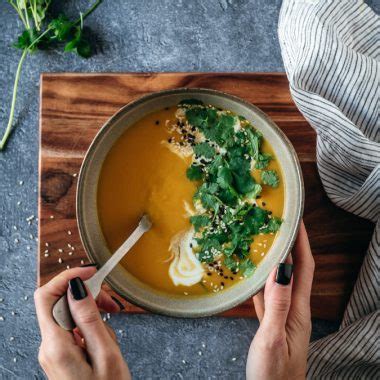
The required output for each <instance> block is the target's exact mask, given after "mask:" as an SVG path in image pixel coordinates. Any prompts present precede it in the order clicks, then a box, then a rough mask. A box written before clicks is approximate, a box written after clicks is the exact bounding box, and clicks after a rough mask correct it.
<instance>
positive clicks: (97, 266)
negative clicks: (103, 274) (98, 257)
mask: <svg viewBox="0 0 380 380" xmlns="http://www.w3.org/2000/svg"><path fill="white" fill-rule="evenodd" d="M80 267H81V268H87V267H95V268H96V269H98V268H99V264H96V263H90V264H83V265H81V266H80Z"/></svg>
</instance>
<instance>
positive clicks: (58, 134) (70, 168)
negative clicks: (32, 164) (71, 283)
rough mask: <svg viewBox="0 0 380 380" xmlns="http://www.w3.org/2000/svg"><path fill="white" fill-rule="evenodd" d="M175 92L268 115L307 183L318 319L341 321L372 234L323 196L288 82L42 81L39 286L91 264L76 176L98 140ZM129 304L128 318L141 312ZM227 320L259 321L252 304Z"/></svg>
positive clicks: (276, 77)
mask: <svg viewBox="0 0 380 380" xmlns="http://www.w3.org/2000/svg"><path fill="white" fill-rule="evenodd" d="M177 87H204V88H212V89H216V90H221V91H225V92H228V93H231V94H233V95H237V96H239V97H241V98H244V99H245V100H247V101H249V102H251V103H254V104H255V105H257V106H258V107H259V108H261V109H262V110H263V111H264V112H266V113H267V114H268V115H269V116H270V117H271V118H272V119H273V120H274V121H275V122H276V123H277V124H278V125H279V127H280V128H281V129H282V130H283V131H284V132H285V133H286V135H287V136H288V137H289V139H290V141H291V142H292V143H293V145H294V147H295V149H296V151H297V154H298V156H299V159H300V161H301V167H302V171H303V175H304V179H305V188H306V203H305V215H304V220H305V224H306V227H307V229H308V232H309V238H310V242H311V246H312V250H313V254H314V258H315V262H316V271H315V277H314V283H313V290H312V299H311V306H312V315H313V316H314V317H317V318H325V319H331V320H338V319H340V318H341V316H342V314H343V311H344V308H345V305H346V304H347V301H348V298H349V295H350V292H351V290H352V287H353V285H354V282H355V279H356V277H357V274H358V271H359V268H360V265H361V263H362V260H363V257H364V254H365V251H366V249H367V246H368V243H369V240H370V237H371V232H372V228H373V226H372V225H371V223H369V222H367V221H365V220H363V219H360V218H357V217H355V216H353V215H351V214H349V213H347V212H345V211H343V210H340V209H338V208H337V207H335V206H334V205H333V204H332V203H331V202H330V200H329V199H328V198H327V196H326V194H325V193H324V191H323V188H322V184H321V182H320V179H319V176H318V172H317V167H316V156H315V155H316V153H315V141H316V135H315V132H314V131H313V129H312V128H311V127H310V126H309V125H308V123H307V122H306V120H305V119H304V118H303V116H302V115H301V114H300V113H299V111H298V110H297V108H296V107H295V105H294V103H293V101H292V99H291V96H290V93H289V89H288V82H287V79H286V76H285V75H284V74H268V73H234V74H231V73H209V74H206V73H204V74H202V73H191V74H189V73H167V74H43V75H42V76H41V109H40V172H39V178H40V194H39V242H40V243H39V258H38V284H39V285H43V284H45V283H46V282H47V281H49V280H50V279H51V278H52V277H54V276H55V275H56V274H57V273H59V272H61V271H62V270H65V269H66V266H67V265H68V266H70V267H74V266H78V265H80V264H81V262H88V260H87V257H86V254H85V252H84V250H83V247H82V245H81V243H80V238H79V234H78V229H77V224H76V214H75V195H76V194H75V193H76V181H77V177H76V174H77V173H78V172H79V168H80V165H81V163H82V160H83V157H84V155H85V153H86V150H87V148H88V146H89V144H90V143H91V141H92V139H93V138H94V136H95V134H96V133H97V132H98V130H99V129H100V127H101V126H102V125H103V124H104V122H105V121H106V120H107V119H108V118H109V117H110V116H111V115H112V114H114V113H115V112H116V111H117V110H118V109H119V108H121V107H122V106H124V105H125V104H126V103H128V102H130V101H131V100H133V99H136V98H138V97H140V96H142V95H145V94H147V93H151V92H154V91H160V90H164V89H172V88H177ZM69 245H70V246H69ZM72 247H74V248H72ZM59 250H63V252H60V251H59ZM70 252H71V254H70ZM45 255H46V257H45ZM59 258H61V259H62V263H59V262H58V260H59ZM82 260H83V261H82ZM108 290H109V289H108ZM109 291H110V290H109ZM119 299H120V297H119ZM123 303H124V304H125V305H126V312H143V310H142V309H140V308H138V307H136V306H134V305H131V304H129V303H127V302H126V301H124V300H123ZM223 315H225V316H234V317H237V316H242V317H253V316H255V314H254V311H253V307H252V301H251V300H248V301H246V302H245V303H243V304H242V305H240V306H238V307H236V308H234V309H232V310H230V311H228V312H226V313H224V314H223Z"/></svg>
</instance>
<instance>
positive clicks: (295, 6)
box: [278, 0, 380, 379]
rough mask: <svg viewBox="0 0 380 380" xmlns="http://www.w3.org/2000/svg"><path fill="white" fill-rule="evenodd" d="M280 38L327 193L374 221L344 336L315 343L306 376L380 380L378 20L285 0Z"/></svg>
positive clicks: (324, 3)
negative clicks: (314, 139)
mask: <svg viewBox="0 0 380 380" xmlns="http://www.w3.org/2000/svg"><path fill="white" fill-rule="evenodd" d="M278 33H279V40H280V45H281V51H282V57H283V60H284V65H285V69H286V73H287V76H288V79H289V83H290V91H291V94H292V97H293V99H294V101H295V103H296V104H297V107H298V108H299V109H300V111H301V112H302V114H303V115H304V116H305V118H306V119H307V120H308V122H309V123H310V124H311V126H312V127H313V128H314V129H315V130H316V132H317V161H318V170H319V175H320V177H321V180H322V182H323V186H324V188H325V191H326V193H327V195H328V196H329V197H330V199H331V200H332V201H333V202H334V203H335V204H336V205H338V206H339V207H342V208H343V209H345V210H347V211H349V212H352V213H354V214H356V215H358V216H361V217H362V218H366V219H369V220H371V221H373V222H374V223H375V224H376V226H375V230H374V234H373V237H372V241H371V243H370V246H369V248H368V252H367V255H366V257H365V259H364V263H363V265H362V268H361V270H360V274H359V277H358V280H357V282H356V285H355V288H354V291H353V293H352V295H351V298H350V302H349V304H348V306H347V309H346V312H345V315H344V317H343V321H342V324H341V326H340V328H339V331H337V332H336V333H334V334H332V335H329V336H327V337H326V338H324V339H321V340H318V341H315V342H313V343H311V345H310V349H309V358H308V378H310V379H375V378H377V379H379V378H380V350H379V341H380V336H379V334H380V311H379V309H380V291H379V280H380V275H379V272H380V271H379V262H380V260H379V259H380V218H379V217H380V121H379V94H380V92H379V91H380V89H379V82H380V18H379V16H378V15H376V14H375V13H374V12H373V11H372V10H371V9H370V8H369V7H368V6H367V5H366V4H365V3H364V2H363V1H358V0H351V1H348V0H346V1H344V0H336V1H333V0H303V1H301V0H298V1H296V0H284V1H283V4H282V8H281V13H280V19H279V28H278ZM347 228H350V226H347Z"/></svg>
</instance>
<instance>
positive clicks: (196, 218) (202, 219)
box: [190, 215, 211, 232]
mask: <svg viewBox="0 0 380 380" xmlns="http://www.w3.org/2000/svg"><path fill="white" fill-rule="evenodd" d="M210 221H211V220H210V217H209V216H207V215H193V216H191V217H190V223H191V224H192V225H193V226H194V229H195V231H197V232H198V231H199V230H200V229H201V228H202V227H206V226H207V225H208V224H209V223H210Z"/></svg>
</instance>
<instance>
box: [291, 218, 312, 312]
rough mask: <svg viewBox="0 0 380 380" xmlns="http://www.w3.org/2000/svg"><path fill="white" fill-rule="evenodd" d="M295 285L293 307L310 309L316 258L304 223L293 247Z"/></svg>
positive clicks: (301, 309) (303, 309)
mask: <svg viewBox="0 0 380 380" xmlns="http://www.w3.org/2000/svg"><path fill="white" fill-rule="evenodd" d="M293 259H294V286H293V294H292V308H296V309H297V310H298V311H302V312H306V311H310V294H311V286H312V283H313V276H314V259H313V256H312V253H311V249H310V244H309V239H308V236H307V232H306V228H305V225H304V223H303V222H302V223H301V226H300V230H299V233H298V237H297V240H296V243H295V245H294V249H293Z"/></svg>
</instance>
